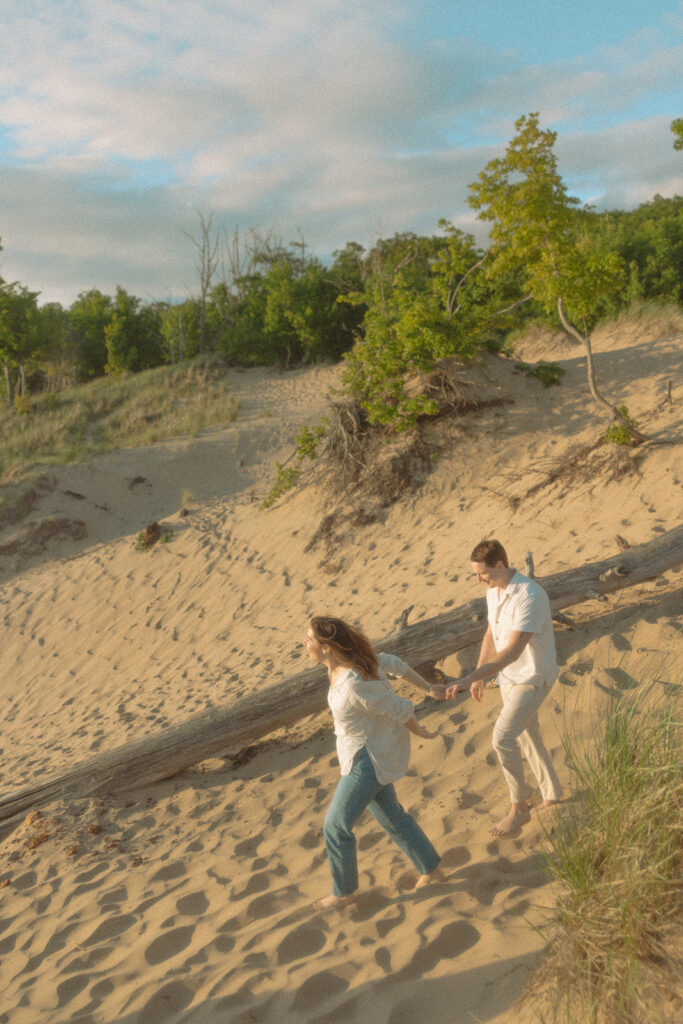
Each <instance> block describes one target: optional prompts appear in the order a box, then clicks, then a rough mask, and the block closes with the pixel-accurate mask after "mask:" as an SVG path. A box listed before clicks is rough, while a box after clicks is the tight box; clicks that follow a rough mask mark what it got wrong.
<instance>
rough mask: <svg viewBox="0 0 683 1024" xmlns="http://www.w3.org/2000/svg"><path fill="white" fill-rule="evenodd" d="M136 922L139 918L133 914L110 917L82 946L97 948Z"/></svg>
mask: <svg viewBox="0 0 683 1024" xmlns="http://www.w3.org/2000/svg"><path fill="white" fill-rule="evenodd" d="M136 921H137V918H136V917H134V916H133V915H132V914H119V915H117V916H115V917H109V918H107V919H106V920H105V921H101V922H100V924H98V926H97V928H96V929H95V931H94V932H93V933H92V935H90V937H89V938H87V939H85V941H84V942H82V943H81V945H82V946H84V947H85V946H95V945H97V944H98V943H100V942H104V941H106V940H107V939H113V938H114V937H115V936H117V935H121V934H122V933H123V932H125V931H127V930H128V928H130V927H131V926H132V925H134V924H135V923H136Z"/></svg>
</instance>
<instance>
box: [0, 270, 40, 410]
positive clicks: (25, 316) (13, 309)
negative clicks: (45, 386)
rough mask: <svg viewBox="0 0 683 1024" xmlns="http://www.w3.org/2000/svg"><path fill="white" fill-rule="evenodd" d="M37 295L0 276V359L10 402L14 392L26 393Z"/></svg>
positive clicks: (34, 339) (34, 350) (33, 353)
mask: <svg viewBox="0 0 683 1024" xmlns="http://www.w3.org/2000/svg"><path fill="white" fill-rule="evenodd" d="M37 298H38V292H31V291H29V290H28V288H25V287H24V286H23V285H20V284H19V283H18V282H16V281H14V282H12V283H11V284H10V283H8V282H6V281H3V280H2V278H0V360H1V361H2V366H3V371H4V374H5V387H6V393H7V401H8V403H9V404H10V405H11V404H13V402H14V396H15V394H19V395H24V394H26V373H27V367H28V364H29V363H30V362H31V360H32V359H33V358H35V356H36V353H37V348H38V344H39V336H38V332H37V330H36V325H37V319H38V305H37V301H36V300H37Z"/></svg>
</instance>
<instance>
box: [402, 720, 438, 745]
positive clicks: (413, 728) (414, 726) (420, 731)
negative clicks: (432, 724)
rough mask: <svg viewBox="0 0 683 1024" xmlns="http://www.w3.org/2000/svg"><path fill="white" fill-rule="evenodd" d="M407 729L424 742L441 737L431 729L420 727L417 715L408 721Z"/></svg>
mask: <svg viewBox="0 0 683 1024" xmlns="http://www.w3.org/2000/svg"><path fill="white" fill-rule="evenodd" d="M405 727H406V729H407V730H408V732H412V734H413V736H419V737H420V738H421V739H423V740H435V739H436V738H437V737H438V735H439V733H438V732H430V731H429V729H425V727H424V726H423V725H420V723H419V722H418V720H417V718H416V717H415V715H413V717H412V718H409V719H408V721H407V722H406V723H405Z"/></svg>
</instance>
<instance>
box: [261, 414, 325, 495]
mask: <svg viewBox="0 0 683 1024" xmlns="http://www.w3.org/2000/svg"><path fill="white" fill-rule="evenodd" d="M326 431H327V417H325V416H324V417H323V419H322V421H321V422H320V423H319V424H318V426H317V427H314V428H313V429H312V430H311V429H310V427H307V426H306V424H303V426H301V427H300V428H299V432H298V434H297V435H296V449H295V451H294V454H293V456H292V457H293V459H294V462H293V464H292V465H291V466H288V465H287V464H286V463H284V462H276V463H275V470H276V474H275V483H274V484H273V486H272V487H271V489H270V490H269V491H268V494H267V495H266V496H265V498H264V499H263V501H262V502H261V505H260V506H259V507H260V508H261V509H267V508H270V507H271V506H272V505H274V504H275V502H276V501H277V499H278V498H281V497H282V495H283V494H285V493H286V492H287V491H290V490H291V489H292V487H294V486H295V485H296V484H297V482H298V480H299V477H300V476H301V464H302V462H303V461H304V459H314V458H315V457H316V455H317V454H318V445H319V443H320V441H321V440H322V438H323V437H324V436H325V433H326Z"/></svg>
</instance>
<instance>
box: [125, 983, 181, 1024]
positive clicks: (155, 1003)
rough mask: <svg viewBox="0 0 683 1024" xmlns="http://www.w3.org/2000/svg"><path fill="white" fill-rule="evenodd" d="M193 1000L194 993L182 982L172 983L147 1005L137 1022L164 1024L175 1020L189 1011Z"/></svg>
mask: <svg viewBox="0 0 683 1024" xmlns="http://www.w3.org/2000/svg"><path fill="white" fill-rule="evenodd" d="M193 999H194V992H193V991H192V989H190V988H188V987H187V985H183V983H182V982H181V981H170V982H169V983H168V985H164V986H163V988H160V989H159V991H158V992H155V993H154V995H153V996H152V998H151V999H149V1000H148V1001H147V1002H146V1003H145V1005H144V1006H143V1008H142V1010H141V1011H140V1013H139V1015H138V1017H137V1020H139V1021H154V1024H163V1022H164V1021H166V1020H171V1019H173V1018H174V1017H176V1015H177V1014H179V1013H182V1011H183V1010H185V1009H187V1007H188V1006H189V1005H190V1003H191V1002H192V1000H193Z"/></svg>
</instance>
